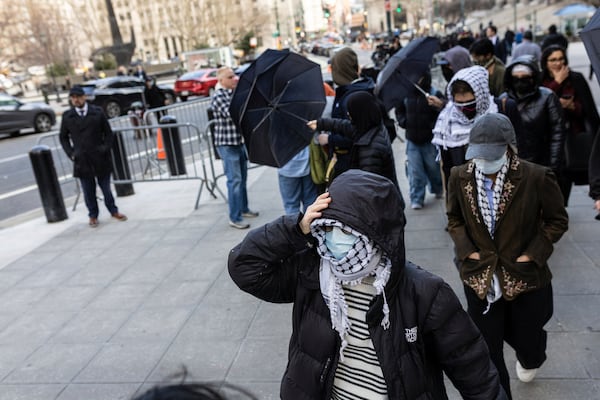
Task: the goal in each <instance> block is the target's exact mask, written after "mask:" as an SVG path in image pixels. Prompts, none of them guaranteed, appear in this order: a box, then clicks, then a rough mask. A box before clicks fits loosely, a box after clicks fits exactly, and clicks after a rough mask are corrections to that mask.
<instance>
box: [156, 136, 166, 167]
mask: <svg viewBox="0 0 600 400" xmlns="http://www.w3.org/2000/svg"><path fill="white" fill-rule="evenodd" d="M166 158H167V153H166V152H165V146H164V144H163V137H162V130H161V129H160V128H158V129H157V130H156V159H157V160H166Z"/></svg>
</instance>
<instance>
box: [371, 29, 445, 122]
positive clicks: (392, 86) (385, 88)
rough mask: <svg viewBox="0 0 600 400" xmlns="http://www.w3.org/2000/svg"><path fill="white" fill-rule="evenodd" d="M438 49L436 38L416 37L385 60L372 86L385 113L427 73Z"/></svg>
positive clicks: (438, 43)
mask: <svg viewBox="0 0 600 400" xmlns="http://www.w3.org/2000/svg"><path fill="white" fill-rule="evenodd" d="M439 47H440V42H439V40H438V39H437V38H435V37H420V38H417V39H414V40H412V41H410V42H409V43H408V44H407V45H406V46H405V47H403V48H402V49H400V51H398V52H397V53H396V54H394V55H393V56H392V57H391V58H390V59H389V60H388V62H387V63H386V64H385V67H383V69H382V70H381V72H380V73H379V76H378V77H377V84H376V85H375V95H376V96H377V97H379V98H380V99H381V101H382V102H383V105H384V106H385V109H386V110H388V111H389V110H391V109H392V108H393V107H394V106H395V105H396V104H398V102H400V101H403V100H404V98H406V97H407V96H408V95H409V94H410V93H412V91H414V84H415V83H417V81H418V80H419V79H420V78H421V77H422V76H423V74H425V72H427V71H428V70H429V65H430V64H431V60H432V59H433V55H434V54H435V53H436V52H437V51H438V50H439Z"/></svg>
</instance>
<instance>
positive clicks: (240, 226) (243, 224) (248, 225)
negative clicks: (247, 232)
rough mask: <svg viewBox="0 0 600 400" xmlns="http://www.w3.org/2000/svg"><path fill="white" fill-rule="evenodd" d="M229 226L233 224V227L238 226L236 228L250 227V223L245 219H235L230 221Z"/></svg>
mask: <svg viewBox="0 0 600 400" xmlns="http://www.w3.org/2000/svg"><path fill="white" fill-rule="evenodd" d="M229 226H231V227H232V228H236V229H248V228H250V224H247V223H245V222H243V221H239V222H234V221H229Z"/></svg>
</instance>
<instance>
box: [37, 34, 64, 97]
mask: <svg viewBox="0 0 600 400" xmlns="http://www.w3.org/2000/svg"><path fill="white" fill-rule="evenodd" d="M40 43H42V46H44V52H45V54H46V65H50V64H51V59H50V53H49V52H48V36H47V35H46V33H44V32H42V33H41V34H40ZM46 72H48V68H47V67H46ZM55 72H56V71H54V69H52V70H50V78H52V85H53V86H54V90H55V91H56V101H57V102H58V103H60V101H61V100H60V94H59V93H58V86H56V76H55Z"/></svg>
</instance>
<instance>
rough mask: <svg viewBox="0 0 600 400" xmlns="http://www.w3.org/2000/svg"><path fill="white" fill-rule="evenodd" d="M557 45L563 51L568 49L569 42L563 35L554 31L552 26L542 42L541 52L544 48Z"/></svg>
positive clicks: (554, 27) (554, 28) (554, 26)
mask: <svg viewBox="0 0 600 400" xmlns="http://www.w3.org/2000/svg"><path fill="white" fill-rule="evenodd" d="M553 44H557V45H559V46H561V47H563V48H564V49H565V50H566V49H567V48H568V47H569V40H568V39H567V38H566V37H565V35H563V34H562V33H559V32H558V30H557V29H556V25H554V24H552V25H550V26H549V27H548V34H547V35H546V37H545V38H544V40H543V41H542V51H544V49H546V47H548V46H550V45H553Z"/></svg>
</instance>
